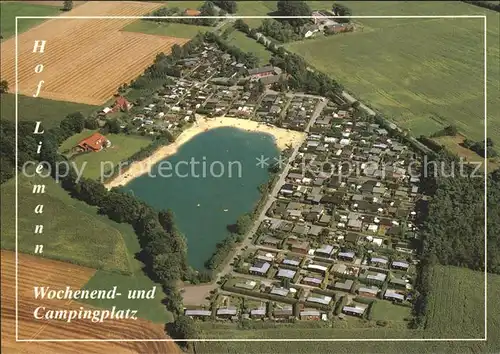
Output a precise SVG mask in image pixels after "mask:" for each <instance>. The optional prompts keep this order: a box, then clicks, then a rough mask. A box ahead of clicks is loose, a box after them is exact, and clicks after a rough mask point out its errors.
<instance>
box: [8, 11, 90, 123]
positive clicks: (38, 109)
mask: <svg viewBox="0 0 500 354" xmlns="http://www.w3.org/2000/svg"><path fill="white" fill-rule="evenodd" d="M43 7H50V6H43ZM10 85H11V87H10V90H11V91H13V90H15V86H13V85H14V83H10ZM15 97H16V96H15V95H14V94H12V93H4V94H2V95H0V111H1V117H2V119H5V120H10V121H15V119H16V98H15ZM18 98H19V107H18V109H19V111H18V115H19V120H20V121H35V120H40V121H42V124H43V126H44V127H45V128H52V127H55V126H59V123H60V121H61V120H62V119H63V118H64V117H65V116H66V115H68V114H69V113H74V112H82V113H83V115H87V114H90V113H91V112H93V111H97V110H98V109H99V107H96V106H89V105H86V104H82V103H73V102H63V101H54V100H47V99H45V98H40V97H37V98H34V97H28V96H23V95H19V97H18Z"/></svg>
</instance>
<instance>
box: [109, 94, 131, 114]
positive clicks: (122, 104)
mask: <svg viewBox="0 0 500 354" xmlns="http://www.w3.org/2000/svg"><path fill="white" fill-rule="evenodd" d="M130 108H132V103H130V102H129V101H127V100H126V99H125V97H123V96H118V97H117V98H116V101H115V104H114V106H113V109H112V112H118V111H122V112H127V111H128V110H129V109H130Z"/></svg>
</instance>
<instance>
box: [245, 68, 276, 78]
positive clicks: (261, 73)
mask: <svg viewBox="0 0 500 354" xmlns="http://www.w3.org/2000/svg"><path fill="white" fill-rule="evenodd" d="M272 75H281V69H280V68H278V67H274V66H271V65H268V66H264V67H262V68H255V69H248V76H250V78H251V79H254V80H256V79H260V78H262V77H266V76H272Z"/></svg>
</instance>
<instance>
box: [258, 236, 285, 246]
mask: <svg viewBox="0 0 500 354" xmlns="http://www.w3.org/2000/svg"><path fill="white" fill-rule="evenodd" d="M261 243H262V244H263V245H265V246H270V247H275V248H277V247H278V245H279V244H280V243H281V240H280V239H279V238H276V237H273V236H265V237H264V239H263V240H262V242H261Z"/></svg>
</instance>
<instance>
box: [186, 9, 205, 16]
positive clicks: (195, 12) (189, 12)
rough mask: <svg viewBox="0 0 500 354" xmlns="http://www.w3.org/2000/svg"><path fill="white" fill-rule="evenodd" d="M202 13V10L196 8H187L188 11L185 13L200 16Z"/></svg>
mask: <svg viewBox="0 0 500 354" xmlns="http://www.w3.org/2000/svg"><path fill="white" fill-rule="evenodd" d="M200 14H201V12H200V10H195V9H186V11H184V15H186V16H200Z"/></svg>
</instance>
